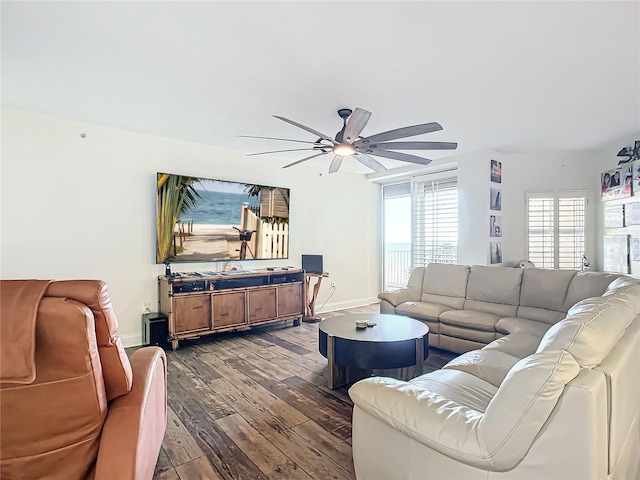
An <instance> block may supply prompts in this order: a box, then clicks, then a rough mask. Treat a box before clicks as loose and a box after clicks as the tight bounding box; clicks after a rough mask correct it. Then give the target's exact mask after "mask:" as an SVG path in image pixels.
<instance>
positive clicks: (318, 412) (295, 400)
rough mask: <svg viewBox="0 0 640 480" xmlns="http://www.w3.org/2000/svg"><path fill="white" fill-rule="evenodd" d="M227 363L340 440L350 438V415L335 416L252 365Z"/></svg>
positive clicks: (238, 359) (325, 408) (323, 406)
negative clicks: (265, 375) (324, 427)
mask: <svg viewBox="0 0 640 480" xmlns="http://www.w3.org/2000/svg"><path fill="white" fill-rule="evenodd" d="M228 363H229V364H231V365H232V366H233V367H234V368H235V369H236V370H238V371H240V372H242V373H244V374H245V375H247V376H248V377H250V378H252V379H253V380H254V381H255V382H257V383H258V384H260V385H262V386H263V387H265V388H266V389H267V390H269V391H270V392H272V393H273V394H275V395H276V396H277V397H279V398H280V399H282V400H284V401H285V402H286V403H288V404H289V405H291V406H292V407H294V408H295V409H296V410H298V411H300V412H301V413H303V414H304V415H306V416H307V417H308V418H310V419H312V420H315V421H316V422H318V423H321V424H323V425H325V426H326V428H327V430H329V431H331V432H334V433H335V434H336V435H338V436H339V437H340V438H343V439H345V438H349V437H350V436H351V417H350V415H349V418H348V419H346V418H344V417H341V416H340V415H336V412H335V411H334V410H332V409H330V408H327V407H326V406H325V405H324V404H322V403H318V402H317V401H316V400H314V399H311V398H308V397H305V396H304V395H302V394H301V393H299V392H297V391H296V390H293V389H291V388H290V387H289V385H287V384H286V383H283V382H280V381H277V380H273V379H271V378H267V377H264V376H263V375H261V374H260V373H259V372H257V371H256V370H255V368H254V367H253V365H251V364H249V363H247V362H245V361H244V360H243V359H240V358H237V359H235V360H229V361H228Z"/></svg>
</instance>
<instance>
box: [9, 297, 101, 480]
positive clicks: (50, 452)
mask: <svg viewBox="0 0 640 480" xmlns="http://www.w3.org/2000/svg"><path fill="white" fill-rule="evenodd" d="M35 345H36V352H35V365H36V379H35V381H34V382H33V383H32V384H31V385H28V386H27V387H25V386H24V385H19V384H14V385H10V384H3V385H2V391H1V393H0V408H1V410H2V412H3V415H2V419H1V422H0V427H1V429H0V470H1V471H2V478H5V476H6V478H90V477H91V475H90V474H91V472H92V468H93V466H94V463H95V459H96V456H97V453H98V447H99V443H100V442H99V440H100V432H101V430H102V425H103V423H104V420H105V417H106V412H107V398H106V394H105V389H104V383H103V379H102V370H101V366H100V358H99V355H98V346H97V344H96V332H95V326H94V318H93V314H92V312H91V310H90V309H89V308H88V307H87V306H86V305H83V304H81V303H79V302H76V301H74V300H70V299H63V298H51V297H44V298H43V299H42V301H41V302H40V306H39V309H38V316H37V320H36V341H35Z"/></svg>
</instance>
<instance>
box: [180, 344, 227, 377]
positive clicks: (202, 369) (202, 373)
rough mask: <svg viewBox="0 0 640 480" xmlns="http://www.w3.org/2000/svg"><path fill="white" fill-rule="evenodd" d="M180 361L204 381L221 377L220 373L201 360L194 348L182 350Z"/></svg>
mask: <svg viewBox="0 0 640 480" xmlns="http://www.w3.org/2000/svg"><path fill="white" fill-rule="evenodd" d="M180 361H181V362H182V363H183V364H184V365H186V366H187V367H188V368H189V370H191V371H192V372H193V373H194V374H196V375H197V376H198V378H200V379H201V380H202V381H204V382H207V381H209V380H213V379H215V378H220V375H219V374H218V373H217V372H216V371H215V370H212V369H211V367H209V366H208V365H207V364H206V363H203V362H202V361H200V358H199V357H198V354H196V352H195V351H193V350H192V349H186V350H185V351H184V352H182V355H180Z"/></svg>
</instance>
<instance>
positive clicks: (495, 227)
mask: <svg viewBox="0 0 640 480" xmlns="http://www.w3.org/2000/svg"><path fill="white" fill-rule="evenodd" d="M489 236H490V237H502V215H491V216H489Z"/></svg>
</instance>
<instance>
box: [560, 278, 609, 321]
mask: <svg viewBox="0 0 640 480" xmlns="http://www.w3.org/2000/svg"><path fill="white" fill-rule="evenodd" d="M619 277H620V275H619V274H615V273H602V272H587V271H583V272H576V274H575V275H574V277H573V278H572V279H571V282H570V283H569V290H568V292H567V298H565V301H564V306H563V308H562V309H563V310H565V311H568V310H569V309H570V308H571V307H572V306H574V305H575V304H576V303H578V302H579V301H580V300H584V299H585V298H589V297H599V296H601V295H602V294H603V293H604V292H606V291H607V288H608V287H609V285H610V284H611V282H613V281H614V280H616V279H617V278H619Z"/></svg>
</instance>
